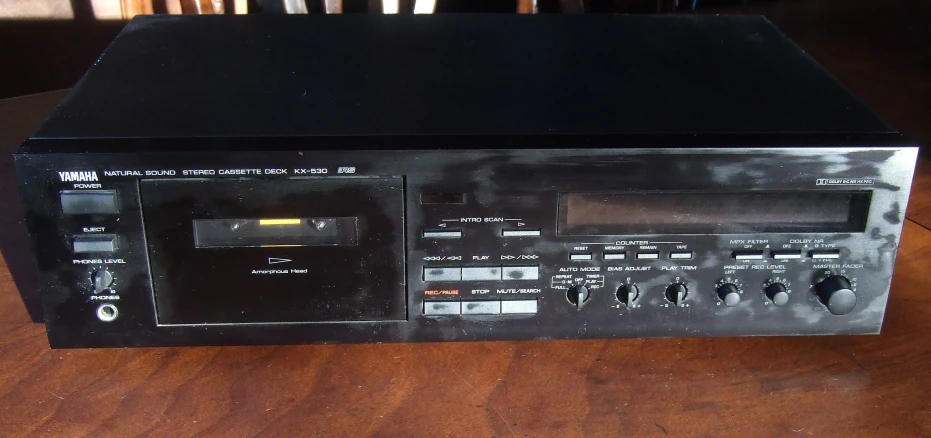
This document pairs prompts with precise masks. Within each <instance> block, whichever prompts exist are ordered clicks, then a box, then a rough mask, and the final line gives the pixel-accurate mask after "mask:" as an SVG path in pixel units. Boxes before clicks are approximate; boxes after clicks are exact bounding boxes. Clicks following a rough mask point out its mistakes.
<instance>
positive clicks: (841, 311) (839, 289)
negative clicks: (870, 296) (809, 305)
mask: <svg viewBox="0 0 931 438" xmlns="http://www.w3.org/2000/svg"><path fill="white" fill-rule="evenodd" d="M815 290H816V292H817V293H818V298H819V299H821V302H822V303H823V304H824V305H825V306H827V308H828V310H829V311H830V312H831V313H833V314H835V315H846V314H848V313H850V312H851V311H852V310H853V308H854V307H856V305H857V294H855V293H854V292H853V289H851V288H850V280H847V278H846V277H843V276H840V275H832V276H830V277H828V278H825V279H824V280H821V282H820V283H818V284H817V285H816V286H815Z"/></svg>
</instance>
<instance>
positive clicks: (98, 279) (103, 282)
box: [91, 269, 113, 294]
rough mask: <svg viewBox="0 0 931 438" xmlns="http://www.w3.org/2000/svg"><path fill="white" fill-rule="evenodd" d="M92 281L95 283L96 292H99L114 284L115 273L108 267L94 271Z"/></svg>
mask: <svg viewBox="0 0 931 438" xmlns="http://www.w3.org/2000/svg"><path fill="white" fill-rule="evenodd" d="M91 282H93V284H94V293H95V294H99V293H101V292H103V291H104V290H105V289H106V288H108V287H110V285H111V284H113V274H111V273H110V271H108V270H106V269H100V270H97V271H94V273H93V274H91Z"/></svg>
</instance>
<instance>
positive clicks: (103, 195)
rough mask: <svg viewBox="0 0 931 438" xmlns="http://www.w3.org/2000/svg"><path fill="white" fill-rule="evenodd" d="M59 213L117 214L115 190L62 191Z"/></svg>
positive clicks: (118, 209) (118, 210) (117, 205)
mask: <svg viewBox="0 0 931 438" xmlns="http://www.w3.org/2000/svg"><path fill="white" fill-rule="evenodd" d="M61 211H62V212H64V213H65V214H118V213H119V212H120V208H119V204H118V203H117V200H116V190H63V191H62V192H61Z"/></svg>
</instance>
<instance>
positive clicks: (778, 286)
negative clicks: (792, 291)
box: [765, 283, 789, 306]
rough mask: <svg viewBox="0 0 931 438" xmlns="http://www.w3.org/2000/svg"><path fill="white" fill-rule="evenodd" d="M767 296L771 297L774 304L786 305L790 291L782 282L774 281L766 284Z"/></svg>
mask: <svg viewBox="0 0 931 438" xmlns="http://www.w3.org/2000/svg"><path fill="white" fill-rule="evenodd" d="M765 292H766V298H769V300H770V301H772V302H773V304H775V305H777V306H784V305H786V303H788V302H789V292H787V291H786V285H784V284H782V283H773V284H771V285H769V286H766V291H765Z"/></svg>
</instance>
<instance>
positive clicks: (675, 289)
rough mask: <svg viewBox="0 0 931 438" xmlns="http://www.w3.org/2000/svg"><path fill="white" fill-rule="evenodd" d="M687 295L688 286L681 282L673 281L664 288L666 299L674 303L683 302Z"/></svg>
mask: <svg viewBox="0 0 931 438" xmlns="http://www.w3.org/2000/svg"><path fill="white" fill-rule="evenodd" d="M688 295H689V288H688V287H686V286H685V284H683V283H673V284H670V285H669V286H668V287H667V288H666V300H668V301H669V302H670V303H672V304H675V305H677V306H678V305H680V304H682V303H683V302H685V299H686V298H687V297H688Z"/></svg>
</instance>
